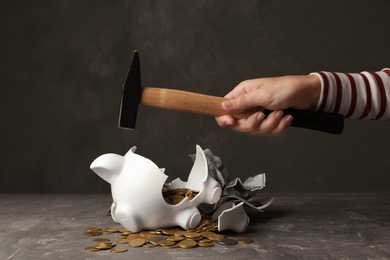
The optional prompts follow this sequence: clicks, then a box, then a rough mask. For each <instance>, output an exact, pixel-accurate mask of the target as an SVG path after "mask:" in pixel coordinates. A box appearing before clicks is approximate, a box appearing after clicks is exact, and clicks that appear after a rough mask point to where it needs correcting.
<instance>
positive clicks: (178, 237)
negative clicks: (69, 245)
mask: <svg viewBox="0 0 390 260" xmlns="http://www.w3.org/2000/svg"><path fill="white" fill-rule="evenodd" d="M210 227H211V228H210ZM212 230H215V226H214V224H213V223H212V221H210V220H207V219H206V220H202V223H201V224H200V225H199V226H198V227H197V228H196V229H194V230H187V231H186V230H183V229H181V228H178V227H177V228H169V229H156V230H151V231H141V232H138V233H133V232H131V231H129V230H127V229H125V228H122V227H110V228H106V229H104V230H102V229H101V228H100V227H88V228H86V229H85V233H84V234H85V235H86V236H100V235H102V234H114V233H116V234H118V235H117V240H116V244H119V245H121V244H123V245H128V247H144V248H150V247H162V248H184V249H190V248H195V247H212V246H214V245H215V244H221V245H236V244H237V243H239V244H249V243H252V242H253V240H252V239H250V238H237V239H233V238H229V237H226V236H225V235H222V234H218V233H215V232H214V231H212ZM93 242H94V243H95V245H94V246H89V247H86V248H85V251H87V252H96V251H100V250H110V252H112V253H121V252H126V251H127V250H128V249H127V248H126V247H123V246H117V245H116V244H115V243H112V242H110V239H108V238H96V239H94V240H93Z"/></svg>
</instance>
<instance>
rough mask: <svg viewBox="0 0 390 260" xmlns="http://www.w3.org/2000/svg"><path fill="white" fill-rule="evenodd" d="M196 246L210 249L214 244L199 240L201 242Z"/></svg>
mask: <svg viewBox="0 0 390 260" xmlns="http://www.w3.org/2000/svg"><path fill="white" fill-rule="evenodd" d="M198 245H199V246H201V247H212V246H214V243H213V241H211V240H209V241H203V240H201V241H199V242H198Z"/></svg>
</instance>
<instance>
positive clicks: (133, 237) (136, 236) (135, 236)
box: [127, 234, 141, 241]
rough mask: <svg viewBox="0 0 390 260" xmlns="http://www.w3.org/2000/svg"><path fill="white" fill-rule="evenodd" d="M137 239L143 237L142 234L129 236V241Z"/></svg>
mask: <svg viewBox="0 0 390 260" xmlns="http://www.w3.org/2000/svg"><path fill="white" fill-rule="evenodd" d="M135 238H141V235H140V234H131V235H128V236H127V240H128V241H130V240H132V239H135Z"/></svg>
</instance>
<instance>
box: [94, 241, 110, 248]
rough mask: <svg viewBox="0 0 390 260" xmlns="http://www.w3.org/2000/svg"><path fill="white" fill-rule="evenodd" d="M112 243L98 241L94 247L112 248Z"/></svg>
mask: <svg viewBox="0 0 390 260" xmlns="http://www.w3.org/2000/svg"><path fill="white" fill-rule="evenodd" d="M113 246H114V245H113V244H112V243H108V242H100V243H99V244H98V245H97V246H96V248H99V249H110V248H112V247H113Z"/></svg>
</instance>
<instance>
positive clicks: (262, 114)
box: [256, 112, 265, 121]
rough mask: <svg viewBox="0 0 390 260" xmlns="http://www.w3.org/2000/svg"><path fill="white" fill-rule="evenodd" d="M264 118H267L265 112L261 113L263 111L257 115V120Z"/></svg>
mask: <svg viewBox="0 0 390 260" xmlns="http://www.w3.org/2000/svg"><path fill="white" fill-rule="evenodd" d="M264 118H265V115H264V113H261V112H260V113H258V114H257V116H256V120H257V121H262V120H263V119H264Z"/></svg>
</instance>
